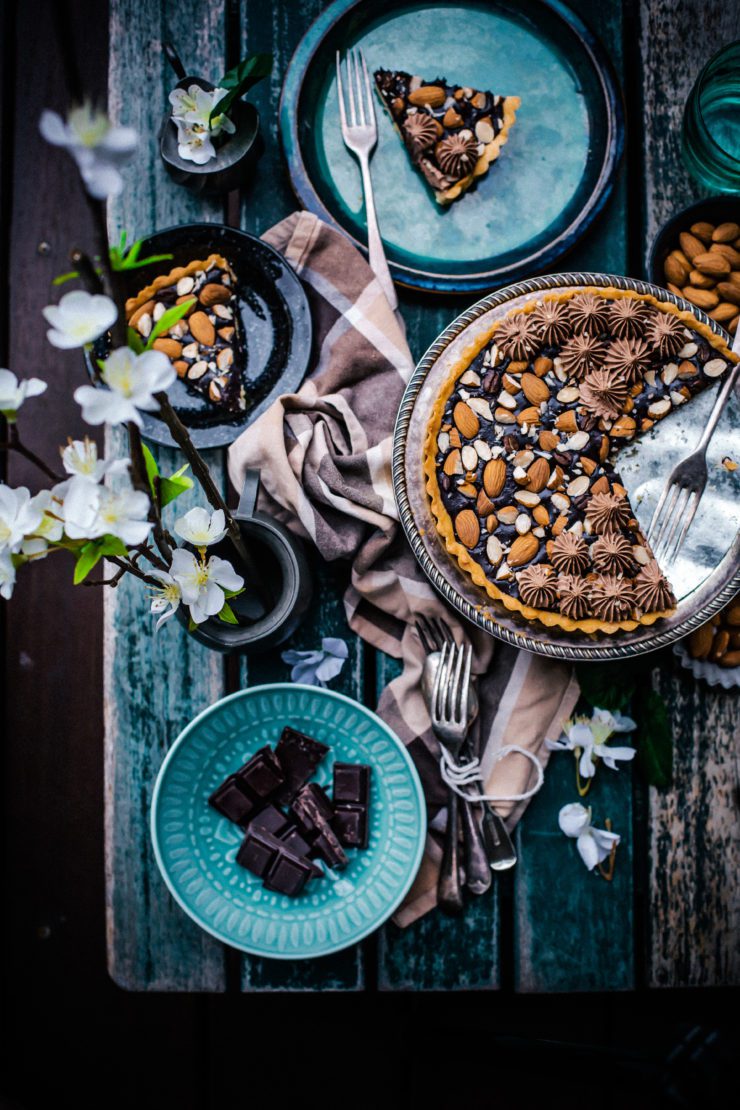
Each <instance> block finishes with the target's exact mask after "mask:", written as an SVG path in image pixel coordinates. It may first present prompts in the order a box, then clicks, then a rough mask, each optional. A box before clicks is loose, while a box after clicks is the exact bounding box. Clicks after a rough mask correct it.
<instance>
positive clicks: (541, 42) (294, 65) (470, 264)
mask: <svg viewBox="0 0 740 1110" xmlns="http://www.w3.org/2000/svg"><path fill="white" fill-rule="evenodd" d="M355 45H357V46H361V47H362V50H363V51H364V53H365V57H366V59H367V62H368V66H369V67H370V68H371V69H373V70H374V69H377V68H378V67H384V68H386V69H403V70H407V71H409V72H410V73H416V74H419V75H421V76H423V77H424V78H425V79H426V80H430V81H431V80H434V78H435V77H442V76H444V77H447V78H448V79H449V80H450V81H451V82H453V83H455V82H458V83H459V84H461V85H470V86H473V87H477V88H480V89H490V90H491V91H493V92H494V93H500V94H502V95H511V96H519V97H520V98H521V102H522V103H521V108H520V110H519V112H518V113H517V121H516V123H515V125H514V127H513V128H512V130H511V133H510V136H509V141H508V143H507V145H506V146H505V147H504V148H503V150H502V153H501V156H500V158H499V159H498V161H497V162H495V163H494V164H493V165H492V166H491V167H490V169H489V171H488V173H487V174H486V175H485V176H484V177H482V178H480V179H479V181H478V182H477V183H476V185H475V187H474V188H473V189H471V190H470V191H468V192H467V193H466V194H465V195H464V196H463V197H462V198H461V199H460V200H458V201H455V202H454V203H453V204H452V205H450V206H449V207H448V208H443V207H441V206H440V205H438V204H437V202H436V201H435V200H434V197H433V196H432V194H431V190H430V189H429V188H428V187H427V185H426V184H425V182H424V181H423V179H422V178H421V176H420V175H419V174H418V173H417V171H416V170H415V169H414V168H413V166H412V165H411V162H410V160H409V158H408V155H407V153H406V150H405V148H404V146H403V144H402V142H401V140H400V139H399V137H398V135H397V134H396V133H395V131H394V128H393V125H392V124H391V121H390V119H389V117H388V116H387V115H386V113H385V112H384V111H383V109H382V107H381V105H380V101H379V100H377V99H376V117H377V120H378V146H377V149H376V151H375V154H374V156H373V160H372V164H371V169H372V177H373V183H374V188H375V200H376V205H377V208H378V219H379V222H380V229H381V233H382V235H383V240H384V243H385V248H386V253H387V256H388V262H389V264H390V269H391V273H392V275H393V277H394V279H395V280H396V281H399V282H401V283H403V284H404V285H409V286H412V287H413V288H417V289H424V290H432V291H435V292H459V293H467V292H472V291H477V290H483V289H491V288H493V287H495V286H498V285H504V284H506V283H508V282H511V281H515V280H517V279H519V278H521V277H524V276H530V275H531V274H533V273H536V272H541V271H543V270H546V269H548V268H549V267H550V265H551V264H552V262H553V261H554V260H555V259H556V258H558V257H559V256H560V255H562V254H563V253H564V252H565V251H567V250H568V249H569V248H571V247H572V246H573V245H574V244H575V242H576V241H577V240H578V239H579V238H580V237H581V236H582V235H583V233H584V231H585V230H586V228H587V227H588V226H589V225H590V224H591V222H592V221H593V219H594V217H595V216H596V214H597V213H598V212H599V211H600V209H601V208H602V207H603V206H604V204H605V202H606V199H607V197H608V195H609V193H610V191H611V188H612V185H613V182H614V175H615V172H616V169H617V166H618V164H619V160H620V157H621V154H622V148H623V145H624V116H623V109H622V104H621V97H620V92H619V88H618V85H617V81H616V78H615V76H614V72H613V69H612V67H611V65H610V63H609V60H608V58H607V56H606V53H605V51H604V49H603V47H602V46H601V44H600V43H599V42H598V40H597V39H596V38H595V36H594V35H593V33H592V32H591V31H590V30H589V29H588V28H587V27H586V26H585V25H584V24H583V23H582V22H581V20H580V19H579V18H578V16H576V15H575V14H574V13H573V12H572V11H571V10H570V9H569V8H568V7H566V5H565V4H562V3H560V2H559V0H516V2H514V0H457V2H453V3H439V2H437V3H435V2H434V0H401V2H398V0H395V2H394V0H335V3H333V4H331V5H330V6H329V7H328V8H327V10H326V11H325V12H324V13H323V14H322V15H321V16H320V17H319V18H318V19H317V20H316V22H315V23H314V24H313V26H312V27H310V28H309V30H308V31H307V32H306V34H305V36H304V38H303V40H302V41H301V43H300V44H299V46H298V49H297V50H296V52H295V54H294V55H293V59H292V61H291V63H290V66H289V68H288V72H287V74H286V78H285V83H284V85H283V92H282V98H281V104H280V131H281V136H282V140H283V145H284V148H285V153H286V157H287V161H288V167H289V171H290V176H291V180H292V183H293V188H294V189H295V192H296V194H297V196H298V199H299V201H300V202H301V204H302V205H303V206H304V207H305V208H307V209H309V210H310V211H311V212H315V213H317V214H318V215H319V216H321V217H322V218H323V219H326V220H328V221H329V222H331V223H332V224H334V225H335V226H337V227H339V228H341V229H342V230H343V231H345V232H346V233H347V234H348V235H350V236H351V237H352V239H354V240H355V242H356V243H357V244H358V245H359V246H361V247H363V248H364V246H365V243H366V240H367V233H366V227H365V212H364V206H363V201H362V191H361V183H360V175H359V168H358V166H357V163H356V162H355V160H354V158H353V156H352V155H351V154H350V153H349V151H348V150H347V149H346V148H345V146H344V143H343V141H342V138H341V133H340V129H339V117H338V106H337V91H336V81H335V75H334V74H335V51H337V50H342V51H345V50H346V49H348V48H349V47H351V46H355Z"/></svg>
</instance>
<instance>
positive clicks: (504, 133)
mask: <svg viewBox="0 0 740 1110" xmlns="http://www.w3.org/2000/svg"><path fill="white" fill-rule="evenodd" d="M374 76H375V84H376V86H377V89H378V92H379V94H380V98H381V100H382V101H383V105H384V107H385V108H386V109H387V111H388V113H389V115H390V117H391V119H392V120H393V123H394V124H395V126H396V129H397V130H398V133H399V135H400V136H401V138H402V140H403V142H404V145H405V146H406V149H407V151H408V153H409V156H410V158H411V161H412V162H413V164H414V165H415V166H416V168H417V170H418V171H419V173H421V175H422V176H423V177H424V179H425V180H426V182H427V184H428V185H430V186H431V188H432V190H433V191H434V196H435V199H436V200H437V201H438V202H439V203H440V204H450V203H451V202H452V201H454V200H457V198H458V197H460V196H462V194H463V193H464V192H465V190H466V189H469V188H470V186H471V185H472V184H473V182H474V181H475V179H476V178H477V177H481V176H482V175H483V174H485V173H487V171H488V167H489V166H490V165H491V163H492V162H494V161H495V160H496V159H497V158H498V156H499V154H500V153H501V147H502V146H503V145H504V143H505V142H506V141H507V139H508V137H509V131H510V129H511V128H512V127H513V125H514V120H515V117H516V112H517V109H518V108H519V105H520V100H519V97H518V96H498V95H496V94H494V93H492V92H483V91H481V90H479V89H473V88H470V87H469V86H461V85H451V84H449V83H448V81H447V80H446V78H444V77H438V78H437V79H436V80H435V81H424V80H423V79H422V78H421V77H417V76H412V75H411V74H410V73H404V72H402V71H401V70H387V69H379V70H376V72H375V75H374Z"/></svg>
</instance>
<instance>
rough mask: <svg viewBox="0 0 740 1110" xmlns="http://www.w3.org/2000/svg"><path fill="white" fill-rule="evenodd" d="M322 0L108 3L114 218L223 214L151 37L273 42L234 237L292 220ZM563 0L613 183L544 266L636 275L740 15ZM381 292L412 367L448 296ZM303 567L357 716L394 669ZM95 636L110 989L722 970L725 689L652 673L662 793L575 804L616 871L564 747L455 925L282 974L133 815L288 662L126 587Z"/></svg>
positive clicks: (727, 739) (730, 966)
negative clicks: (100, 635)
mask: <svg viewBox="0 0 740 1110" xmlns="http://www.w3.org/2000/svg"><path fill="white" fill-rule="evenodd" d="M323 6H324V5H323V0H275V3H273V4H270V5H265V4H264V3H260V2H259V0H245V2H244V3H243V4H242V5H241V6H240V5H239V4H232V3H231V2H230V0H209V2H208V3H206V4H193V3H186V2H185V0H111V27H110V59H111V61H110V79H109V86H110V88H109V92H110V106H111V109H112V111H113V113H114V114H115V115H116V116H117V117H119V118H120V119H121V120H122V121H123V122H126V123H130V124H133V125H135V126H137V127H138V128H139V129H140V131H141V133H142V135H143V149H142V150H141V151H140V153H139V155H138V157H137V160H136V163H135V165H134V166H132V167H130V168H129V170H128V171H127V187H126V189H125V191H124V193H123V195H122V197H121V198H119V200H118V201H116V202H115V204H114V205H113V206H112V208H111V212H110V220H111V226H112V230H120V228H122V227H125V228H127V229H128V230H129V231H130V232H135V234H136V235H137V236H141V235H144V234H146V233H147V232H150V231H152V230H155V229H157V228H163V227H167V226H169V225H172V224H178V223H186V222H190V221H196V220H212V221H221V220H223V218H224V210H223V207H222V206H221V205H220V204H219V203H216V202H206V201H201V200H198V199H196V198H194V197H192V196H190V195H189V194H188V193H186V192H185V191H184V190H182V189H180V188H178V187H176V186H175V185H173V184H172V183H171V182H170V181H169V179H168V178H167V177H166V175H165V172H164V169H163V167H162V165H161V163H160V161H159V158H158V156H157V152H156V143H155V132H156V129H157V126H158V122H159V118H160V114H161V111H162V108H163V105H165V103H166V98H167V93H168V91H169V89H170V87H171V84H172V75H171V73H170V72H169V69H168V66H167V64H166V61H165V58H164V55H163V52H162V47H161V41H162V40H167V39H170V38H171V39H172V40H173V41H175V42H176V43H177V45H178V48H179V50H180V51H181V53H182V56H183V59H184V60H185V62H186V64H190V65H192V67H193V69H194V70H196V71H198V72H202V73H203V74H204V75H205V76H208V77H211V78H214V79H215V78H217V77H218V76H219V75H220V74H221V73H222V72H223V71H224V68H225V67H226V66H227V65H233V64H234V62H235V60H236V59H237V58H238V57H239V55H240V54H241V53H243V52H244V50H245V49H246V48H247V47H248V48H249V49H250V50H271V51H273V52H274V54H275V59H276V61H275V68H274V75H273V77H272V79H271V81H269V82H265V83H264V84H263V85H261V86H259V87H258V89H257V90H256V92H255V95H254V100H255V102H256V103H257V105H258V108H259V110H260V113H261V116H262V122H263V132H264V135H265V140H266V151H265V154H264V156H263V158H262V161H261V163H260V170H259V176H258V180H257V181H256V182H255V183H254V185H253V186H252V187H250V188H249V189H248V190H246V191H245V193H244V195H243V197H242V198H241V226H242V227H243V228H244V229H246V230H248V231H250V232H254V233H257V234H259V233H261V232H262V231H263V230H264V229H265V228H267V227H268V226H270V225H271V224H272V223H274V222H276V221H277V220H279V219H280V218H282V217H283V216H285V215H286V214H288V213H289V212H290V211H292V210H293V208H294V207H295V204H294V201H293V198H292V196H291V192H290V185H289V182H288V178H287V174H286V172H285V169H284V166H283V163H282V156H281V152H280V147H279V141H278V136H277V121H276V115H277V102H278V96H279V92H280V85H281V81H282V77H283V74H284V72H285V68H286V65H287V63H288V61H289V59H290V56H291V54H292V51H293V49H294V48H295V45H296V44H297V42H298V40H299V38H300V36H301V35H302V33H303V31H304V30H305V28H306V27H307V26H308V24H309V22H310V21H311V20H312V19H313V18H314V17H315V16H316V15H317V14H318V13H319V11H320V10H321V9H322V7H323ZM573 6H574V7H575V8H577V9H578V10H579V11H580V13H581V14H582V15H583V16H584V18H585V19H586V20H587V21H588V22H590V23H591V24H592V26H593V27H594V29H595V30H596V31H597V33H598V34H599V35H600V36H601V38H602V40H603V42H604V43H605V45H606V47H607V50H608V52H609V54H610V55H611V57H612V59H613V61H614V64H615V66H616V68H617V71H618V73H619V74H620V76H621V78H622V83H623V87H624V92H625V99H626V107H627V118H628V123H629V128H630V131H629V140H628V150H627V157H626V164H625V166H624V167H623V169H622V172H621V177H620V181H619V185H618V188H617V190H616V195H615V196H614V197H613V199H612V201H611V203H610V204H609V207H608V210H607V211H606V213H605V214H604V215H603V216H602V218H601V219H600V221H599V223H598V224H597V226H596V227H595V228H594V229H593V230H592V231H591V233H590V234H589V236H588V237H587V239H585V240H584V241H583V243H582V244H581V245H580V246H579V247H578V248H577V250H575V251H574V252H573V253H572V255H571V256H570V258H569V259H568V260H567V263H564V264H563V268H570V269H586V270H588V269H592V270H605V271H612V272H614V273H627V274H632V275H634V276H642V274H643V265H644V255H645V251H646V249H647V248H648V246H649V244H650V241H651V239H652V236H653V235H654V233H655V231H656V229H657V228H658V226H659V225H660V224H661V222H662V221H663V220H664V219H665V218H667V216H668V215H670V214H671V212H673V211H674V210H675V209H677V208H678V207H680V206H681V205H683V204H685V203H688V202H689V201H690V200H691V199H693V198H694V197H695V196H697V195H699V194H698V193H697V190H696V187H695V186H694V185H693V184H692V183H691V181H690V180H689V178H688V177H687V175H686V173H685V171H684V169H683V166H682V164H681V161H680V155H679V132H680V120H681V111H682V106H683V103H684V101H685V99H686V96H687V95H688V92H689V90H690V87H691V84H692V82H693V79H694V77H695V75H696V73H697V72H698V70H699V68H700V66H701V65H702V64H703V62H704V61H705V60H706V59H707V58H708V57H709V56H710V55H711V54H712V53H713V52H714V51H715V50H716V49H718V48H719V46H720V45H722V44H724V43H726V42H729V41H730V40H731V39H734V38H737V37H738V35H739V34H740V7H739V6H737V5H732V4H725V5H707V4H705V3H704V2H703V0H674V2H673V3H671V4H665V3H662V2H661V0H635V2H633V3H625V4H622V3H621V2H620V0H601V2H600V3H599V4H598V5H597V4H593V3H590V2H589V0H573ZM400 300H401V308H402V311H403V314H404V317H405V319H406V322H407V328H408V336H409V342H410V345H411V349H412V352H413V354H414V355H415V356H419V355H421V353H422V352H423V351H424V350H425V348H426V346H427V345H428V344H429V343H430V342H431V341H432V340H433V339H434V338H435V336H436V335H437V334H438V332H439V331H440V330H441V329H442V328H443V327H444V325H445V324H446V323H447V322H448V321H449V320H450V319H451V318H452V317H453V316H454V315H456V314H457V313H458V312H459V311H460V309H461V308H462V307H463V306H462V303H461V302H460V301H459V300H455V299H452V298H435V299H434V300H432V299H431V298H423V297H421V296H419V295H417V294H413V293H409V292H406V291H400ZM118 446H119V447H122V446H123V444H121V443H119V444H118ZM159 457H160V460H162V462H163V464H164V466H165V467H171V468H173V469H174V468H175V467H176V466H177V465H179V460H177V459H175V458H174V455H173V457H170V453H168V452H166V451H160V452H159ZM209 461H210V463H211V465H212V468H213V471H214V474H215V475H216V476H217V477H218V478H219V479H220V480H221V481H222V482H223V483H224V484H225V483H226V476H225V469H224V460H223V458H222V457H220V456H219V455H218V454H217V453H214V454H213V455H212V456H211V457H210V460H209ZM316 573H317V581H318V589H317V595H316V598H315V601H314V604H313V609H312V612H311V614H310V616H309V618H308V620H307V621H306V622H305V624H304V625H303V627H302V628H301V629H300V631H299V633H298V634H297V636H296V638H295V641H296V643H295V646H297V647H313V646H315V645H316V644H318V642H319V641H320V638H321V636H322V635H326V634H327V633H330V634H333V635H337V636H342V637H344V638H345V639H347V640H348V641H349V643H350V660H349V664H348V665H347V666H346V667H345V669H344V672H343V674H342V676H341V680H340V681H338V682H337V683H335V684H334V685H335V686H336V688H337V689H340V690H342V691H343V692H344V693H346V694H349V695H350V696H352V697H355V698H358V699H360V700H363V701H365V702H366V703H367V704H369V705H374V703H375V700H376V698H377V693H378V691H379V690H380V689H381V688H382V686H383V685H384V683H385V682H386V681H387V680H388V679H389V677H392V675H393V674H395V670H394V668H395V666H396V664H395V663H394V662H393V661H392V660H389V659H386V658H384V657H378V656H376V654H375V653H374V652H372V651H370V650H369V649H368V648H367V647H365V646H364V645H363V644H362V643H361V642H360V641H358V640H357V639H356V638H354V637H353V636H352V635H351V634H350V632H349V630H348V628H347V626H346V624H345V621H344V615H343V608H342V604H341V593H342V582H341V581H340V579H341V574H338V573H337V568H332V569H331V570H327V569H326V568H322V567H320V566H317V568H316ZM105 627H106V634H105V682H106V693H105V713H106V806H107V822H106V853H107V884H108V951H109V968H110V973H111V975H112V976H113V978H114V979H115V981H116V982H117V983H119V984H120V985H121V986H124V987H127V988H130V989H133V990H153V991H224V990H230V991H237V990H244V991H255V990H259V991H273V990H337V991H362V990H367V989H371V990H372V989H380V990H383V991H390V990H401V989H404V990H409V989H410V990H463V989H485V990H493V989H497V988H499V989H500V988H503V989H509V990H511V989H513V990H516V991H523V992H524V991H529V992H533V991H584V990H629V989H631V988H635V987H638V986H645V985H646V986H652V987H661V986H710V985H721V984H730V983H733V984H735V983H738V982H740V947H739V943H738V937H739V936H740V930H739V929H738V926H739V925H740V866H739V865H740V839H739V838H738V819H737V818H738V812H737V807H736V800H735V790H736V786H737V767H738V763H737V754H736V743H737V738H738V720H739V718H740V702H739V700H738V698H737V696H736V695H732V694H726V693H723V692H717V691H716V690H710V689H708V688H707V687H706V686H704V685H701V684H698V683H696V682H695V681H694V680H693V679H692V678H691V677H690V676H689V675H687V673H686V672H681V671H679V670H678V669H675V668H674V669H672V670H671V669H670V666H669V667H668V668H667V669H666V668H664V669H662V670H661V671H660V673H658V672H656V673H654V674H653V675H652V681H653V682H655V683H656V685H657V686H658V687H659V688H660V690H661V691H662V693H663V694H664V696H665V698H666V700H667V702H668V704H669V706H670V712H671V719H672V724H673V734H674V740H675V772H674V783H673V786H672V787H671V788H670V789H668V790H665V791H660V792H659V791H656V790H654V789H651V790H649V791H647V790H646V789H645V787H644V786H643V785H642V784H641V782H640V781H639V780H638V779H637V776H631V773H630V771H629V770H622V771H620V772H619V774H613V773H610V772H602V774H601V778H600V780H599V781H598V784H597V787H596V788H595V789H594V791H593V797H592V799H591V800H592V801H593V804H594V806H596V807H597V811H595V813H594V816H595V818H598V819H599V820H600V821H602V820H603V819H604V818H605V817H607V816H609V817H611V818H612V820H613V822H614V827H615V829H616V830H617V831H618V832H620V833H621V834H622V837H623V842H622V845H621V846H620V848H619V853H618V862H617V870H616V876H615V879H614V881H613V882H612V883H606V882H604V881H603V880H601V879H599V878H597V877H595V876H594V875H591V874H589V873H587V872H586V870H585V868H584V867H583V866H582V865H581V863H580V862H579V861H578V859H577V858H576V856H575V853H574V852H573V850H572V848H573V846H572V844H571V843H570V842H568V841H566V839H565V838H564V837H563V836H562V834H561V833H560V831H559V830H558V827H557V813H558V810H559V808H560V807H561V806H562V805H563V804H565V803H566V802H569V801H572V800H573V799H574V796H575V792H574V783H573V763H572V760H571V759H570V758H568V757H565V756H560V757H555V758H554V759H553V760H552V761H551V764H550V768H549V771H548V775H547V781H546V784H545V788H544V789H543V790H542V792H541V794H540V795H538V797H537V798H536V799H535V800H534V801H533V803H532V804H531V805H530V807H529V809H528V810H527V813H526V816H525V818H524V820H523V821H522V822H521V825H520V826H519V828H518V830H517V841H518V850H519V855H520V862H519V864H518V866H517V867H516V869H515V871H514V873H513V874H511V875H508V876H505V877H504V878H503V879H502V880H501V881H499V882H497V883H495V884H494V888H493V889H492V891H491V892H489V894H488V895H487V896H485V897H483V898H480V899H478V900H473V901H471V902H470V904H469V905H468V908H467V910H466V913H465V916H464V917H463V918H462V919H461V920H451V919H449V918H445V917H444V916H443V915H441V914H439V913H438V912H434V913H431V914H429V915H428V916H427V917H426V918H424V919H423V920H421V921H420V922H418V923H417V924H416V925H414V926H412V927H411V928H409V929H406V930H404V931H402V930H399V929H398V928H396V927H395V926H393V925H388V926H386V927H385V928H384V929H383V930H382V931H381V932H380V934H379V935H376V936H375V937H374V938H372V939H371V940H369V941H368V942H366V943H365V944H363V945H361V946H359V947H357V948H353V949H349V950H347V951H345V952H342V953H339V954H337V955H336V956H334V957H327V958H325V959H321V960H316V961H310V962H305V963H296V964H292V965H291V964H285V963H282V962H276V961H269V960H264V959H252V958H248V957H242V956H241V954H239V953H236V952H233V951H229V950H227V949H225V948H224V947H223V946H222V945H220V944H219V943H218V942H217V941H215V940H213V939H211V937H209V936H208V935H207V934H205V933H203V932H201V931H200V930H199V929H198V928H197V927H196V926H195V925H194V924H193V923H192V922H191V921H190V919H189V918H188V917H186V916H185V914H184V913H182V911H181V910H180V909H179V908H178V906H177V905H176V904H175V903H174V901H173V900H172V898H171V897H170V895H169V894H168V892H167V890H166V888H165V885H164V883H163V881H162V879H161V878H160V875H159V872H158V870H157V867H156V864H155V862H154V857H153V854H152V848H151V843H150V838H149V824H148V821H149V806H150V801H151V793H152V788H153V785H154V780H155V777H156V774H157V771H158V769H159V766H160V764H161V761H162V759H163V757H164V754H165V752H166V751H167V748H168V746H169V745H170V744H171V743H172V742H173V741H174V739H175V738H176V736H177V735H178V733H179V731H180V730H181V728H182V727H183V726H184V725H185V724H186V723H187V722H188V721H189V720H190V719H191V717H193V716H194V715H195V714H196V713H198V712H200V711H201V710H202V709H204V708H205V707H206V706H207V705H209V704H211V703H212V702H214V701H215V700H216V699H218V698H219V697H221V696H222V695H223V694H225V693H227V692H230V691H232V690H235V689H239V688H240V687H242V686H244V685H247V684H249V685H255V684H257V683H261V682H266V681H274V680H280V679H286V678H287V677H288V674H287V668H286V667H285V665H284V664H283V663H281V661H280V659H279V654H278V653H274V654H272V655H269V656H267V657H265V658H260V659H259V660H255V661H249V663H247V662H246V661H239V662H236V661H224V659H223V658H222V657H220V656H218V655H216V654H213V653H211V652H209V651H207V650H206V649H205V648H202V647H200V646H199V645H198V644H196V643H195V642H194V641H193V640H192V639H191V638H189V637H188V636H187V635H186V634H185V632H184V631H183V629H182V628H181V627H179V626H178V625H177V624H176V623H174V622H173V623H171V624H168V625H167V626H165V628H164V629H163V630H162V631H161V632H160V634H159V635H158V636H157V637H156V638H155V636H154V623H153V621H152V619H151V617H150V615H149V612H148V605H147V602H146V599H145V597H144V595H143V592H142V591H141V590H140V589H139V588H138V586H137V584H136V583H134V584H133V585H128V584H126V583H124V584H123V585H122V586H120V587H119V588H118V589H117V590H115V591H110V592H108V594H107V596H106V612H105ZM617 666H618V664H617ZM650 680H651V675H650V663H649V661H648V660H646V669H645V681H650ZM637 743H638V744H639V737H638V740H637Z"/></svg>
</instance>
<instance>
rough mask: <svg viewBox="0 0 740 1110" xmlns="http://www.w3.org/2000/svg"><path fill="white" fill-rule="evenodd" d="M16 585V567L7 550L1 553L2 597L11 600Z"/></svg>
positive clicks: (0, 582) (0, 589) (0, 592)
mask: <svg viewBox="0 0 740 1110" xmlns="http://www.w3.org/2000/svg"><path fill="white" fill-rule="evenodd" d="M14 586H15V567H14V565H13V560H12V559H11V557H10V555H8V554H7V552H2V553H0V597H4V598H5V600H6V601H10V599H11V597H12V596H13V587H14Z"/></svg>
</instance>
